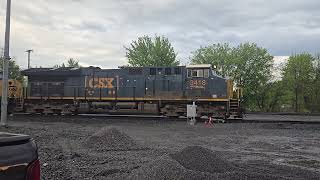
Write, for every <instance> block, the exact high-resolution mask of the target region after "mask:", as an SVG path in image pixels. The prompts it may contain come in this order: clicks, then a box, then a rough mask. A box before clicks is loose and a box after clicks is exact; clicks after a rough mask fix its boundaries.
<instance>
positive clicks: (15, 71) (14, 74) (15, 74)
mask: <svg viewBox="0 0 320 180" xmlns="http://www.w3.org/2000/svg"><path fill="white" fill-rule="evenodd" d="M2 69H3V58H0V70H1V71H2ZM9 79H15V80H18V81H20V82H22V81H23V76H22V75H21V72H20V67H19V66H18V65H17V64H16V61H15V60H13V59H11V60H10V61H9Z"/></svg>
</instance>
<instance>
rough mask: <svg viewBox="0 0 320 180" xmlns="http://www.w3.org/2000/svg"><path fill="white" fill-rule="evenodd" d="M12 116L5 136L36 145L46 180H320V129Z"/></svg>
mask: <svg viewBox="0 0 320 180" xmlns="http://www.w3.org/2000/svg"><path fill="white" fill-rule="evenodd" d="M10 118H11V119H9V121H8V122H9V128H1V127H0V131H4V132H12V133H22V134H28V135H30V136H31V137H33V138H34V139H35V141H36V143H37V145H38V148H39V158H40V162H41V174H42V176H43V179H44V180H80V179H81V180H105V179H151V180H152V179H175V180H176V179H183V180H184V179H186V180H187V179H213V180H215V179H219V180H220V179H221V180H226V179H227V180H229V179H230V180H233V179H239V180H247V179H249V180H250V179H257V180H267V179H291V180H295V179H306V180H309V179H311V180H313V179H315V180H317V179H319V177H320V171H319V169H320V151H319V148H320V145H319V141H320V131H319V129H320V125H311V124H308V125H306V124H295V125H289V124H288V125H286V126H288V127H289V128H282V127H280V128H279V127H278V125H274V126H271V124H270V125H267V124H252V123H250V124H246V123H235V124H214V125H213V126H211V127H208V126H205V125H204V124H202V123H198V124H196V125H195V126H189V125H187V124H186V123H185V122H184V121H183V122H179V121H163V120H152V121H151V120H132V119H130V120H128V119H127V120H124V119H112V118H111V119H110V118H105V119H104V118H100V119H99V118H92V119H91V118H83V117H81V118H79V117H77V116H70V117H68V116H65V117H61V116H13V117H10ZM288 118H289V117H288Z"/></svg>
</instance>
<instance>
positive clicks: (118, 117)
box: [12, 113, 320, 124]
mask: <svg viewBox="0 0 320 180" xmlns="http://www.w3.org/2000/svg"><path fill="white" fill-rule="evenodd" d="M12 116H13V117H18V118H21V117H26V116H27V117H36V118H43V119H44V120H48V119H50V118H54V119H60V118H59V117H61V118H64V119H75V118H77V119H81V120H82V119H83V120H118V121H133V120H145V121H148V120H150V121H168V122H169V121H186V117H179V118H171V117H166V116H157V115H124V114H122V115H119V114H78V115H54V114H50V115H43V114H28V113H16V114H13V115H12ZM205 120H206V119H205V118H202V119H198V122H204V121H205ZM226 123H288V124H320V117H319V120H283V119H281V120H275V119H250V118H248V119H247V118H244V119H243V120H239V119H229V120H227V121H226Z"/></svg>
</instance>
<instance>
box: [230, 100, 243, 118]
mask: <svg viewBox="0 0 320 180" xmlns="http://www.w3.org/2000/svg"><path fill="white" fill-rule="evenodd" d="M229 110H230V117H231V118H239V117H238V116H239V113H240V102H239V100H238V99H230V105H229Z"/></svg>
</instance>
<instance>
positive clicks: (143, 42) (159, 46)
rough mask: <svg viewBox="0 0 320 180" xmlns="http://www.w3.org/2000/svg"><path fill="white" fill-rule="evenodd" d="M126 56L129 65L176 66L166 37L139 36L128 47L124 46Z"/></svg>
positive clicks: (174, 57)
mask: <svg viewBox="0 0 320 180" xmlns="http://www.w3.org/2000/svg"><path fill="white" fill-rule="evenodd" d="M125 49H126V57H127V58H128V63H129V65H130V66H135V67H139V66H177V65H179V61H177V60H176V58H177V53H175V51H174V49H173V47H172V45H171V43H170V42H169V40H168V38H165V37H163V36H155V38H154V39H152V38H151V37H149V36H143V37H139V38H138V40H135V41H133V42H132V43H131V44H130V46H129V47H125Z"/></svg>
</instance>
